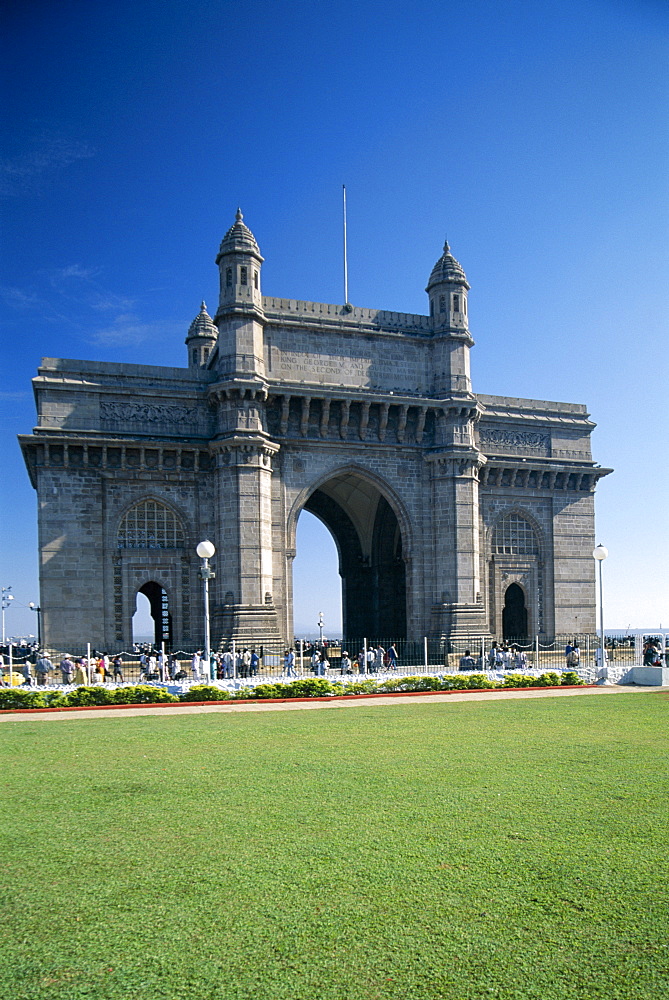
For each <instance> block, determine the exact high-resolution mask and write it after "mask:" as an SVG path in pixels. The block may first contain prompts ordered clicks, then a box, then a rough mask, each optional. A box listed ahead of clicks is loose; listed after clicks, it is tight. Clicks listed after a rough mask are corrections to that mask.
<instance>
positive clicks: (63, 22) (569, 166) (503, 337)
mask: <svg viewBox="0 0 669 1000" xmlns="http://www.w3.org/2000/svg"><path fill="white" fill-rule="evenodd" d="M6 10H7V11H8V12H7V13H6V14H5V23H4V53H3V57H2V60H1V62H2V74H3V90H4V101H3V104H4V109H5V114H4V126H3V128H4V132H3V149H2V162H1V164H0V185H1V193H2V215H3V231H4V239H3V247H4V249H3V260H2V277H1V282H2V319H3V327H4V331H5V336H4V345H5V346H4V350H3V359H2V360H3V366H2V370H3V372H4V376H5V377H4V379H3V385H2V404H3V418H2V424H1V426H2V435H3V477H2V508H1V511H0V513H1V515H2V553H1V562H0V575H1V582H2V585H3V586H7V585H9V584H11V585H12V586H13V588H14V593H15V594H16V601H15V607H13V608H12V610H11V611H10V612H8V619H7V629H8V632H10V633H13V632H21V631H34V621H32V619H33V618H34V616H33V615H31V614H30V613H29V612H28V611H26V610H24V608H23V607H21V606H25V605H27V603H28V601H30V600H37V556H36V547H37V542H36V503H35V496H34V493H33V490H32V488H31V487H30V485H29V482H28V477H27V474H26V472H25V469H24V467H23V463H22V459H21V456H20V452H19V449H18V446H17V444H16V437H15V436H16V434H17V433H20V432H26V431H29V430H30V429H31V428H32V426H33V425H34V419H35V418H34V406H33V400H32V392H31V387H30V379H31V377H32V376H33V375H34V374H35V372H36V369H37V366H38V363H39V360H40V358H41V357H42V356H57V357H58V356H59V357H72V358H95V359H101V360H109V361H136V362H139V363H145V364H146V363H148V364H166V365H185V364H186V353H185V347H184V343H183V340H184V337H185V334H186V331H187V328H188V325H189V323H190V321H191V320H192V318H193V317H194V316H195V314H196V313H197V311H198V308H199V304H200V300H201V299H202V298H203V297H204V298H205V299H206V300H207V302H208V303H209V304H210V305H211V306H212V307H214V306H215V302H216V289H217V271H216V267H215V265H214V256H215V253H216V250H217V248H218V244H219V242H220V239H221V237H222V235H223V233H224V232H225V230H226V229H227V228H228V227H229V226H230V224H231V223H232V221H233V218H234V212H235V209H236V208H237V205H238V204H239V205H241V207H242V209H243V211H244V215H245V221H246V222H247V223H248V224H249V226H250V227H251V229H252V230H253V232H254V233H255V235H256V237H257V239H258V241H259V243H260V247H261V251H262V253H263V255H264V257H265V259H266V263H265V265H264V268H263V291H264V292H265V294H272V295H279V296H285V297H296V298H303V299H314V300H319V301H325V302H340V301H342V299H343V281H342V266H341V202H340V199H341V185H342V183H345V184H346V186H347V191H348V207H349V256H350V260H349V271H350V282H349V297H350V299H351V301H352V302H354V303H356V304H357V305H364V306H371V307H378V308H387V309H397V310H401V311H407V312H426V311H427V298H426V295H425V292H424V288H425V284H426V281H427V278H428V276H429V273H430V270H431V268H432V265H433V264H434V262H435V260H436V259H437V257H438V256H439V254H440V252H441V247H442V244H443V240H444V236H445V235H448V238H449V241H450V243H451V246H452V249H453V252H454V254H455V255H456V257H457V258H458V259H459V260H460V261H461V263H462V264H463V266H464V268H465V270H466V272H467V276H468V278H469V281H470V283H471V285H472V291H471V293H470V299H469V301H470V321H471V326H472V332H473V335H474V338H475V340H476V347H475V348H474V351H473V356H472V374H473V382H474V388H475V391H478V392H482V393H494V394H504V395H509V396H523V397H530V398H537V399H553V400H564V401H568V402H578V403H586V404H587V405H588V407H589V409H590V412H591V414H592V418H593V420H595V421H596V423H597V424H598V428H597V430H596V431H595V433H594V435H593V450H594V457H595V460H596V461H598V462H600V463H601V464H602V465H605V466H613V467H614V468H615V470H616V472H615V474H614V475H612V476H610V477H608V478H607V479H605V480H604V481H603V482H602V483H601V485H600V487H599V489H598V493H597V524H598V527H597V538H598V541H599V540H601V542H602V543H603V544H606V545H607V546H608V548H609V551H610V555H609V559H608V560H607V562H606V563H605V567H604V569H605V587H606V595H605V606H606V615H607V622H608V624H609V625H611V626H612V627H613V626H615V627H625V626H627V625H628V624H629V625H631V626H632V627H635V626H637V627H640V628H641V627H646V626H654V627H657V626H658V625H659V624H660V623H662V624H663V625H665V626H669V601H668V586H669V585H668V584H667V578H668V574H667V570H666V566H667V557H668V556H669V529H668V521H669V516H668V510H669V478H668V471H667V470H668V466H669V449H668V447H667V441H668V439H669V435H668V433H667V431H668V418H667V411H668V405H669V354H668V350H669V349H668V347H667V343H668V338H667V334H668V325H669V324H668V316H669V308H668V306H669V296H668V292H667V290H668V288H669V281H668V280H667V278H668V270H667V265H668V263H669V238H668V232H669V211H668V208H669V204H668V202H669V198H668V194H669V155H668V154H669V140H668V137H667V121H668V111H669V86H668V81H669V65H668V64H669V7H668V6H667V4H666V3H665V2H663V0H662V2H661V0H657V2H655V0H559V2H557V0H524V2H521V0H507V2H503V3H499V2H495V0H490V2H484V0H470V2H469V3H464V4H460V5H457V4H455V5H454V4H448V5H447V4H436V3H433V2H432V3H425V2H420V0H419V2H414V3H411V4H409V3H398V2H393V0H389V2H385V3H383V4H380V3H377V2H370V0H358V2H355V3H353V2H341V0H333V2H331V3H328V4H315V3H313V2H308V3H307V2H296V3H276V4H270V3H267V2H266V0H265V2H258V0H247V2H246V3H244V4H240V3H227V2H220V3H211V2H210V3H205V2H202V0H188V2H187V0H161V2H148V0H135V2H132V3H131V2H127V0H116V2H114V3H107V4H104V3H103V4H99V3H90V2H85V0H78V2H74V0H70V2H68V0H63V2H60V3H57V4H56V3H53V2H46V0H43V2H36V0H20V2H17V0H10V2H9V4H8V7H6ZM303 520H304V516H303V518H302V519H301V524H302V521H303ZM302 527H303V530H302V531H301V535H300V548H299V555H298V559H297V560H296V574H297V576H298V579H297V581H296V590H297V593H298V601H297V609H296V619H297V626H298V628H299V629H300V630H303V629H305V628H311V627H313V625H315V623H316V619H317V615H318V612H319V611H323V612H324V614H325V617H326V623H327V627H328V628H329V631H331V632H335V631H336V627H335V619H336V616H337V613H338V610H337V609H338V597H337V596H336V595H335V591H336V588H337V587H338V579H337V575H336V568H335V565H334V559H333V558H332V559H329V560H325V562H324V559H323V556H322V554H321V548H322V543H321V541H320V540H319V535H318V532H314V531H309V532H308V533H307V531H306V526H302ZM328 548H329V549H330V551H332V552H333V547H332V545H331V543H328ZM316 564H317V565H318V567H319V569H318V573H316V572H315V571H314V568H313V567H314V565H316ZM300 567H302V569H300ZM324 567H325V568H324ZM305 581H306V583H305ZM315 584H317V586H315ZM10 616H11V624H10Z"/></svg>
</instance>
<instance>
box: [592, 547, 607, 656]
mask: <svg viewBox="0 0 669 1000" xmlns="http://www.w3.org/2000/svg"><path fill="white" fill-rule="evenodd" d="M608 554H609V550H608V549H607V548H606V547H605V546H604V545H598V546H597V548H596V549H593V550H592V558H593V559H596V560H597V562H598V563H599V656H600V660H599V663H600V666H601V667H602V670H603V669H604V665H605V663H606V649H605V646H604V598H603V593H604V592H603V590H602V563H603V562H604V560H605V559H606V557H607V556H608Z"/></svg>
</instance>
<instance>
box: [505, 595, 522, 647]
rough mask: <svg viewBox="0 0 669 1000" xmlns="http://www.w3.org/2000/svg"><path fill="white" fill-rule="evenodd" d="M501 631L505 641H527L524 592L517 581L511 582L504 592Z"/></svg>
mask: <svg viewBox="0 0 669 1000" xmlns="http://www.w3.org/2000/svg"><path fill="white" fill-rule="evenodd" d="M502 631H503V633H504V640H505V642H509V641H513V640H515V641H516V642H526V641H527V607H526V605H525V592H524V590H523V588H522V587H520V586H519V585H518V584H517V583H512V584H510V586H508V587H507V588H506V591H505V593H504V609H503V611H502Z"/></svg>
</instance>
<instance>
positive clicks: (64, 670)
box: [58, 653, 74, 684]
mask: <svg viewBox="0 0 669 1000" xmlns="http://www.w3.org/2000/svg"><path fill="white" fill-rule="evenodd" d="M58 669H59V670H60V676H61V677H62V679H63V684H71V683H72V677H73V676H74V663H73V662H72V659H71V657H70V654H69V653H66V654H65V656H64V657H63V659H62V660H61V661H60V664H59V665H58Z"/></svg>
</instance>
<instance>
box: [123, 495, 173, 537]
mask: <svg viewBox="0 0 669 1000" xmlns="http://www.w3.org/2000/svg"><path fill="white" fill-rule="evenodd" d="M184 543H185V539H184V530H183V526H182V524H181V521H180V520H179V518H178V517H177V516H176V515H175V514H174V513H173V512H172V511H171V510H170V509H169V507H165V505H164V504H162V503H159V502H158V501H157V500H144V501H142V503H138V504H136V505H135V506H134V507H131V508H130V510H129V511H128V512H127V513H126V514H125V515H124V517H123V520H122V521H121V525H120V527H119V529H118V536H117V544H118V547H119V549H178V548H181V547H182V546H183V545H184Z"/></svg>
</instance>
